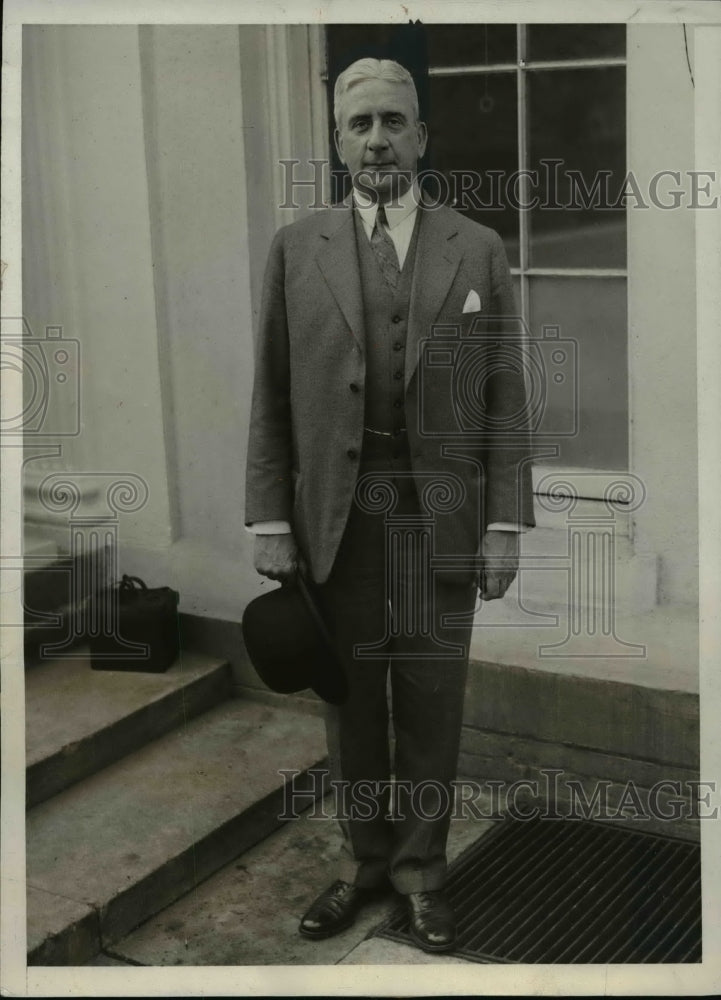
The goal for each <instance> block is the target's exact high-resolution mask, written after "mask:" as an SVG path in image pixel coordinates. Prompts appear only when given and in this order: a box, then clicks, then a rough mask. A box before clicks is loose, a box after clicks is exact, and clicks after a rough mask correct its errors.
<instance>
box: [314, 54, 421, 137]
mask: <svg viewBox="0 0 721 1000" xmlns="http://www.w3.org/2000/svg"><path fill="white" fill-rule="evenodd" d="M364 80H390V81H391V82H392V83H401V84H403V85H404V86H406V87H408V88H409V90H410V92H411V100H412V103H413V112H414V114H415V116H416V120H417V119H418V92H417V91H416V85H415V83H414V82H413V77H412V76H411V74H410V73H409V72H408V70H407V69H406V68H405V66H401V64H400V63H397V62H394V61H393V59H358V60H356V62H354V63H351V65H350V66H348V68H347V69H344V70H343V72H342V73H340V74H339V76H338V79H337V80H336V82H335V90H334V92H333V116H334V118H335V123H336V125H337V126H338V127H340V106H341V104H342V102H343V98H344V97H345V95H346V94H347V93H348V91H349V90H350V88H351V87H353V86H355V84H357V83H362V82H363V81H364Z"/></svg>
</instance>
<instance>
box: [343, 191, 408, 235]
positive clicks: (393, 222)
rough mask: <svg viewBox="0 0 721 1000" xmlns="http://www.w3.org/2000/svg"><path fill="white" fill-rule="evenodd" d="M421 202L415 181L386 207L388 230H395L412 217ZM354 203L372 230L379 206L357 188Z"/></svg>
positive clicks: (354, 192) (354, 193)
mask: <svg viewBox="0 0 721 1000" xmlns="http://www.w3.org/2000/svg"><path fill="white" fill-rule="evenodd" d="M420 200H421V195H420V188H419V187H418V181H414V182H413V184H412V185H411V187H409V188H408V190H407V191H404V193H403V194H402V195H399V197H398V198H394V199H392V200H391V201H390V202H389V204H387V205H386V207H385V208H386V219H387V220H388V228H389V229H395V227H396V226H397V225H399V224H400V223H401V222H403V220H404V219H407V218H408V217H409V216H411V215H412V214H413V213H414V212H415V211H416V209H417V208H418V206H419V204H420ZM353 201H354V203H355V207H356V208H357V209H358V214H359V215H360V217H361V218H362V219H363V221H364V222H365V223H366V225H367V226H369V227H370V228H371V229H372V228H373V227H374V226H375V224H376V214H377V212H378V205H377V204H376V203H375V202H374V201H372V200H371V198H370V197H369V196H368V195H367V194H366V193H365V192H364V191H359V190H358V189H357V188H353Z"/></svg>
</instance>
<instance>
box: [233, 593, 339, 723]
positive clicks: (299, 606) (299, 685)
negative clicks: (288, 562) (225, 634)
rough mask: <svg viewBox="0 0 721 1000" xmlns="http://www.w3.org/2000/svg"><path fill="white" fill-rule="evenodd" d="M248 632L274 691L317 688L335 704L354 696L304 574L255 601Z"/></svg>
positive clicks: (257, 663)
mask: <svg viewBox="0 0 721 1000" xmlns="http://www.w3.org/2000/svg"><path fill="white" fill-rule="evenodd" d="M242 630H243V639H244V641H245V648H246V650H247V651H248V656H249V657H250V661H251V663H252V664H253V666H254V667H255V670H256V672H257V674H258V676H259V677H260V679H261V680H262V681H263V683H264V684H266V685H267V686H268V687H269V688H270V689H271V691H278V692H280V693H281V694H294V693H295V692H296V691H302V690H304V689H305V688H311V689H312V690H313V691H315V693H316V694H318V695H320V697H321V698H323V700H324V701H327V702H329V703H330V704H331V705H340V704H342V702H344V701H345V700H346V698H347V697H348V682H347V680H346V675H345V670H344V669H343V664H342V663H341V661H340V657H339V656H338V654H337V653H336V651H335V649H334V648H333V643H332V641H331V638H330V635H329V634H328V630H327V628H326V626H325V623H324V622H323V618H322V617H321V614H320V611H319V610H318V607H317V605H316V602H315V600H314V599H313V596H312V595H311V593H310V589H309V586H308V585H307V584H306V582H305V580H303V578H302V576H301V575H300V574H299V573H298V574H296V576H295V577H294V579H293V580H292V581H290V582H288V583H284V584H283V586H282V587H278V588H276V589H274V590H270V591H268V592H267V593H266V594H261V595H260V597H256V598H255V599H254V600H252V601H251V602H250V604H248V606H247V607H246V609H245V611H244V613H243V621H242Z"/></svg>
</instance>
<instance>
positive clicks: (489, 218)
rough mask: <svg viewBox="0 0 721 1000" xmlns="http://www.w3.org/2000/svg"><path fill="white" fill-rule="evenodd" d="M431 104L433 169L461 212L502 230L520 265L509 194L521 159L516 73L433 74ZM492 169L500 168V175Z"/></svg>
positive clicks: (510, 253)
mask: <svg viewBox="0 0 721 1000" xmlns="http://www.w3.org/2000/svg"><path fill="white" fill-rule="evenodd" d="M429 107H430V114H429V120H428V125H429V133H430V139H429V153H428V160H429V163H430V166H431V168H432V169H433V170H434V171H440V172H441V173H442V174H443V175H444V176H445V177H446V178H447V181H448V190H449V192H450V198H449V200H450V201H451V202H453V201H454V197H455V202H456V207H457V208H458V210H459V211H462V212H463V213H464V214H467V215H468V216H469V217H470V218H472V219H475V220H476V221H477V222H482V223H483V224H484V225H486V226H491V228H492V229H495V230H497V231H498V232H499V233H500V234H501V236H502V237H503V239H504V242H505V244H506V250H507V252H508V256H509V260H510V262H511V265H512V266H517V265H518V259H519V258H518V211H517V210H516V209H513V208H511V207H510V206H509V204H508V200H507V199H506V197H505V194H504V192H505V179H506V178H507V177H508V176H509V175H512V174H513V173H514V172H515V170H516V169H517V164H518V135H517V120H518V114H517V106H516V74H515V73H513V72H511V73H493V74H489V75H488V76H482V77H479V76H449V77H431V80H430V101H429ZM454 171H455V172H456V173H455V177H454V176H453V172H454ZM489 171H501V172H502V176H501V177H500V180H499V178H498V177H496V178H495V179H494V177H493V175H492V174H489ZM461 173H462V174H463V175H464V176H463V177H461V176H460V174H461ZM464 184H465V185H466V186H467V190H466V192H465V193H464V192H463V190H462V188H463V185H464ZM472 185H473V186H475V190H472V187H471V186H472ZM437 186H438V185H437V184H433V185H428V190H429V192H430V191H431V188H433V189H435V188H437ZM433 193H434V194H435V191H433Z"/></svg>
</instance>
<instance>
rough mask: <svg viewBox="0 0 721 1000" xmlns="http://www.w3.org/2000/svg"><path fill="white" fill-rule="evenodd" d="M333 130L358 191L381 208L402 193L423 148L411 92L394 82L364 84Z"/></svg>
mask: <svg viewBox="0 0 721 1000" xmlns="http://www.w3.org/2000/svg"><path fill="white" fill-rule="evenodd" d="M339 114H340V124H339V126H338V128H336V131H335V142H336V148H337V150H338V156H339V157H340V159H341V162H342V163H344V164H345V165H346V166H347V167H348V170H349V171H350V174H351V177H352V178H353V183H354V184H355V186H356V187H359V188H360V189H361V190H363V191H365V192H366V193H367V194H369V195H371V197H375V198H377V199H378V201H380V202H381V203H385V202H388V201H390V200H391V198H393V197H397V196H398V195H399V194H402V193H403V192H404V191H406V190H407V189H408V188H409V187H410V185H411V183H412V182H413V178H414V177H415V174H416V169H417V166H418V160H419V159H420V157H421V156H423V153H424V151H425V148H426V140H427V135H426V127H425V125H424V124H423V123H422V122H416V116H415V112H414V110H413V101H412V95H411V91H410V88H409V87H407V86H406V85H405V84H402V83H396V82H395V81H392V80H363V81H361V82H360V83H356V84H355V85H354V86H353V87H351V88H350V90H349V91H348V92H347V93H346V95H345V97H344V98H343V101H342V103H341V107H340V112H339Z"/></svg>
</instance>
